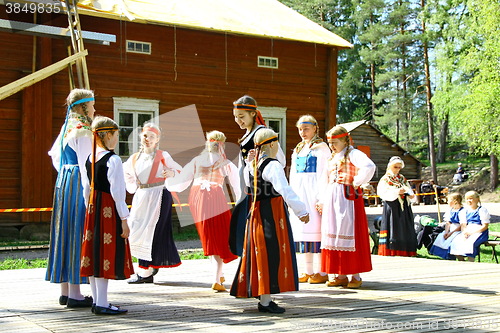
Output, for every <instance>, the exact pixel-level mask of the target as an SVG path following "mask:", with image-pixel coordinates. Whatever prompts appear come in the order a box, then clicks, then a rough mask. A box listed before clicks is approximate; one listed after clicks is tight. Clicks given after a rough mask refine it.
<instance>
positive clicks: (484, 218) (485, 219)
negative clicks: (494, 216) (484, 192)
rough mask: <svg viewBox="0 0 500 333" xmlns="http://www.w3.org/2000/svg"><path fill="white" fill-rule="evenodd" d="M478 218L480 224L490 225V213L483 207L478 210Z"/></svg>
mask: <svg viewBox="0 0 500 333" xmlns="http://www.w3.org/2000/svg"><path fill="white" fill-rule="evenodd" d="M479 217H480V218H481V224H488V223H490V219H491V216H490V212H488V210H487V209H486V208H484V207H483V206H481V207H480V208H479Z"/></svg>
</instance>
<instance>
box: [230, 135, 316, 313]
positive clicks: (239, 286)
mask: <svg viewBox="0 0 500 333" xmlns="http://www.w3.org/2000/svg"><path fill="white" fill-rule="evenodd" d="M277 140H278V135H277V134H276V133H275V132H274V131H273V130H270V129H262V130H260V131H259V132H258V133H257V134H256V135H255V138H254V142H255V147H256V148H257V152H256V155H255V160H253V162H252V166H253V167H252V169H251V170H248V167H247V168H246V170H245V182H246V184H247V186H251V191H252V206H251V213H250V218H249V220H248V222H247V224H246V229H245V236H244V239H245V240H244V244H243V254H242V256H241V261H240V264H239V267H238V270H237V271H236V275H235V277H234V281H233V285H232V287H231V295H232V296H236V297H246V298H250V297H258V296H260V303H259V304H258V309H259V311H260V312H271V313H283V312H285V309H284V308H282V307H280V306H278V305H277V304H276V303H274V302H273V301H271V294H277V293H282V292H287V291H295V290H298V276H297V263H296V259H295V250H294V244H293V235H292V230H291V226H290V222H289V219H288V210H287V205H289V206H290V207H291V208H292V210H293V211H294V212H295V214H296V215H297V216H299V218H300V220H301V221H302V222H305V223H307V222H308V221H309V214H308V213H307V209H306V206H305V205H304V204H303V203H302V202H301V201H300V199H299V197H298V196H297V195H296V194H295V192H293V190H292V189H291V187H290V186H289V185H288V183H287V180H286V177H285V172H284V171H283V167H282V165H281V164H280V163H279V162H278V161H277V160H276V155H277V153H278V150H279V146H278V142H277ZM285 203H286V204H285Z"/></svg>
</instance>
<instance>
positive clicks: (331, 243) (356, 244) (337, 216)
mask: <svg viewBox="0 0 500 333" xmlns="http://www.w3.org/2000/svg"><path fill="white" fill-rule="evenodd" d="M327 137H328V144H329V146H330V148H331V149H332V151H333V153H332V156H331V157H330V159H329V160H328V168H327V170H326V172H324V173H323V177H322V181H321V186H322V188H321V191H320V193H321V199H320V201H319V203H318V207H317V208H318V210H319V211H320V213H322V221H321V249H322V252H321V255H322V261H321V269H322V271H324V272H326V273H328V274H337V276H336V277H335V278H334V279H333V280H330V281H327V282H326V285H327V286H329V287H333V286H344V287H347V288H359V287H361V284H362V281H361V277H360V275H359V273H362V272H369V271H370V270H371V269H372V263H371V257H370V241H369V238H368V220H367V218H366V213H365V207H364V202H363V195H362V192H361V190H360V188H359V187H360V186H361V184H364V183H366V182H368V181H369V180H370V179H371V178H372V176H373V174H374V173H375V168H376V167H375V164H374V163H373V162H372V160H370V159H369V158H368V156H366V155H365V154H364V153H363V152H362V151H360V150H357V149H354V148H353V147H352V146H350V144H349V143H350V137H349V133H348V132H347V131H346V129H345V128H343V127H342V126H335V127H333V128H332V129H330V130H329V131H328V132H327ZM347 275H352V278H351V281H349V279H348V278H347Z"/></svg>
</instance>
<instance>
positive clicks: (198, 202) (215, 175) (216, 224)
mask: <svg viewBox="0 0 500 333" xmlns="http://www.w3.org/2000/svg"><path fill="white" fill-rule="evenodd" d="M225 141H226V136H225V135H224V133H222V132H219V131H211V132H209V133H207V141H206V144H205V150H203V152H202V153H201V154H200V155H198V156H196V157H195V158H193V159H192V160H191V162H189V163H188V164H186V166H184V168H183V169H182V172H181V174H180V175H179V176H178V177H176V178H174V179H173V182H178V184H177V185H171V186H170V188H171V189H172V190H174V191H176V192H181V191H184V190H185V189H186V188H187V187H188V186H189V185H190V184H191V183H193V185H192V186H191V191H190V193H189V209H190V210H191V214H192V215H193V219H194V222H195V226H196V229H197V230H198V234H199V235H200V240H201V244H202V245H203V251H204V254H205V256H212V259H213V260H214V262H215V277H214V278H215V280H214V282H213V284H212V289H213V290H215V291H218V292H219V291H226V288H225V287H224V281H225V278H224V273H223V272H222V267H223V264H226V263H228V262H231V261H233V260H234V259H236V258H237V256H236V255H234V254H233V253H231V250H230V248H229V243H228V239H229V225H230V223H231V211H230V206H229V205H228V203H227V202H228V199H229V198H228V197H226V195H225V194H224V181H225V179H228V180H229V183H230V184H231V187H232V190H233V194H234V197H235V198H239V197H240V183H239V175H238V169H237V168H236V166H235V165H234V164H233V163H232V162H231V161H230V160H228V159H227V157H226V153H225V151H224V142H225Z"/></svg>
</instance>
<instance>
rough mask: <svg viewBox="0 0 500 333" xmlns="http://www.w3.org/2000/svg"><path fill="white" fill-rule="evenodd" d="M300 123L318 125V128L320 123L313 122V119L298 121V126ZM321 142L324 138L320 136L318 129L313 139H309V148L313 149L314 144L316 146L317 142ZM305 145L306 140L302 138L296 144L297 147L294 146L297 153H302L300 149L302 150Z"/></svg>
mask: <svg viewBox="0 0 500 333" xmlns="http://www.w3.org/2000/svg"><path fill="white" fill-rule="evenodd" d="M299 121H300V120H299ZM300 124H309V125H312V126H316V128H318V124H317V123H316V122H313V121H300V122H299V123H297V126H298V125H300ZM321 142H323V139H322V138H320V137H319V136H318V133H317V130H316V133H315V134H314V137H313V138H312V139H311V141H309V149H311V148H312V146H314V145H315V144H318V143H321ZM305 145H306V142H305V141H304V140H302V141H301V142H299V143H298V144H297V145H296V146H295V148H294V150H295V152H296V153H297V154H298V153H300V151H301V150H302V148H304V147H305Z"/></svg>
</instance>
